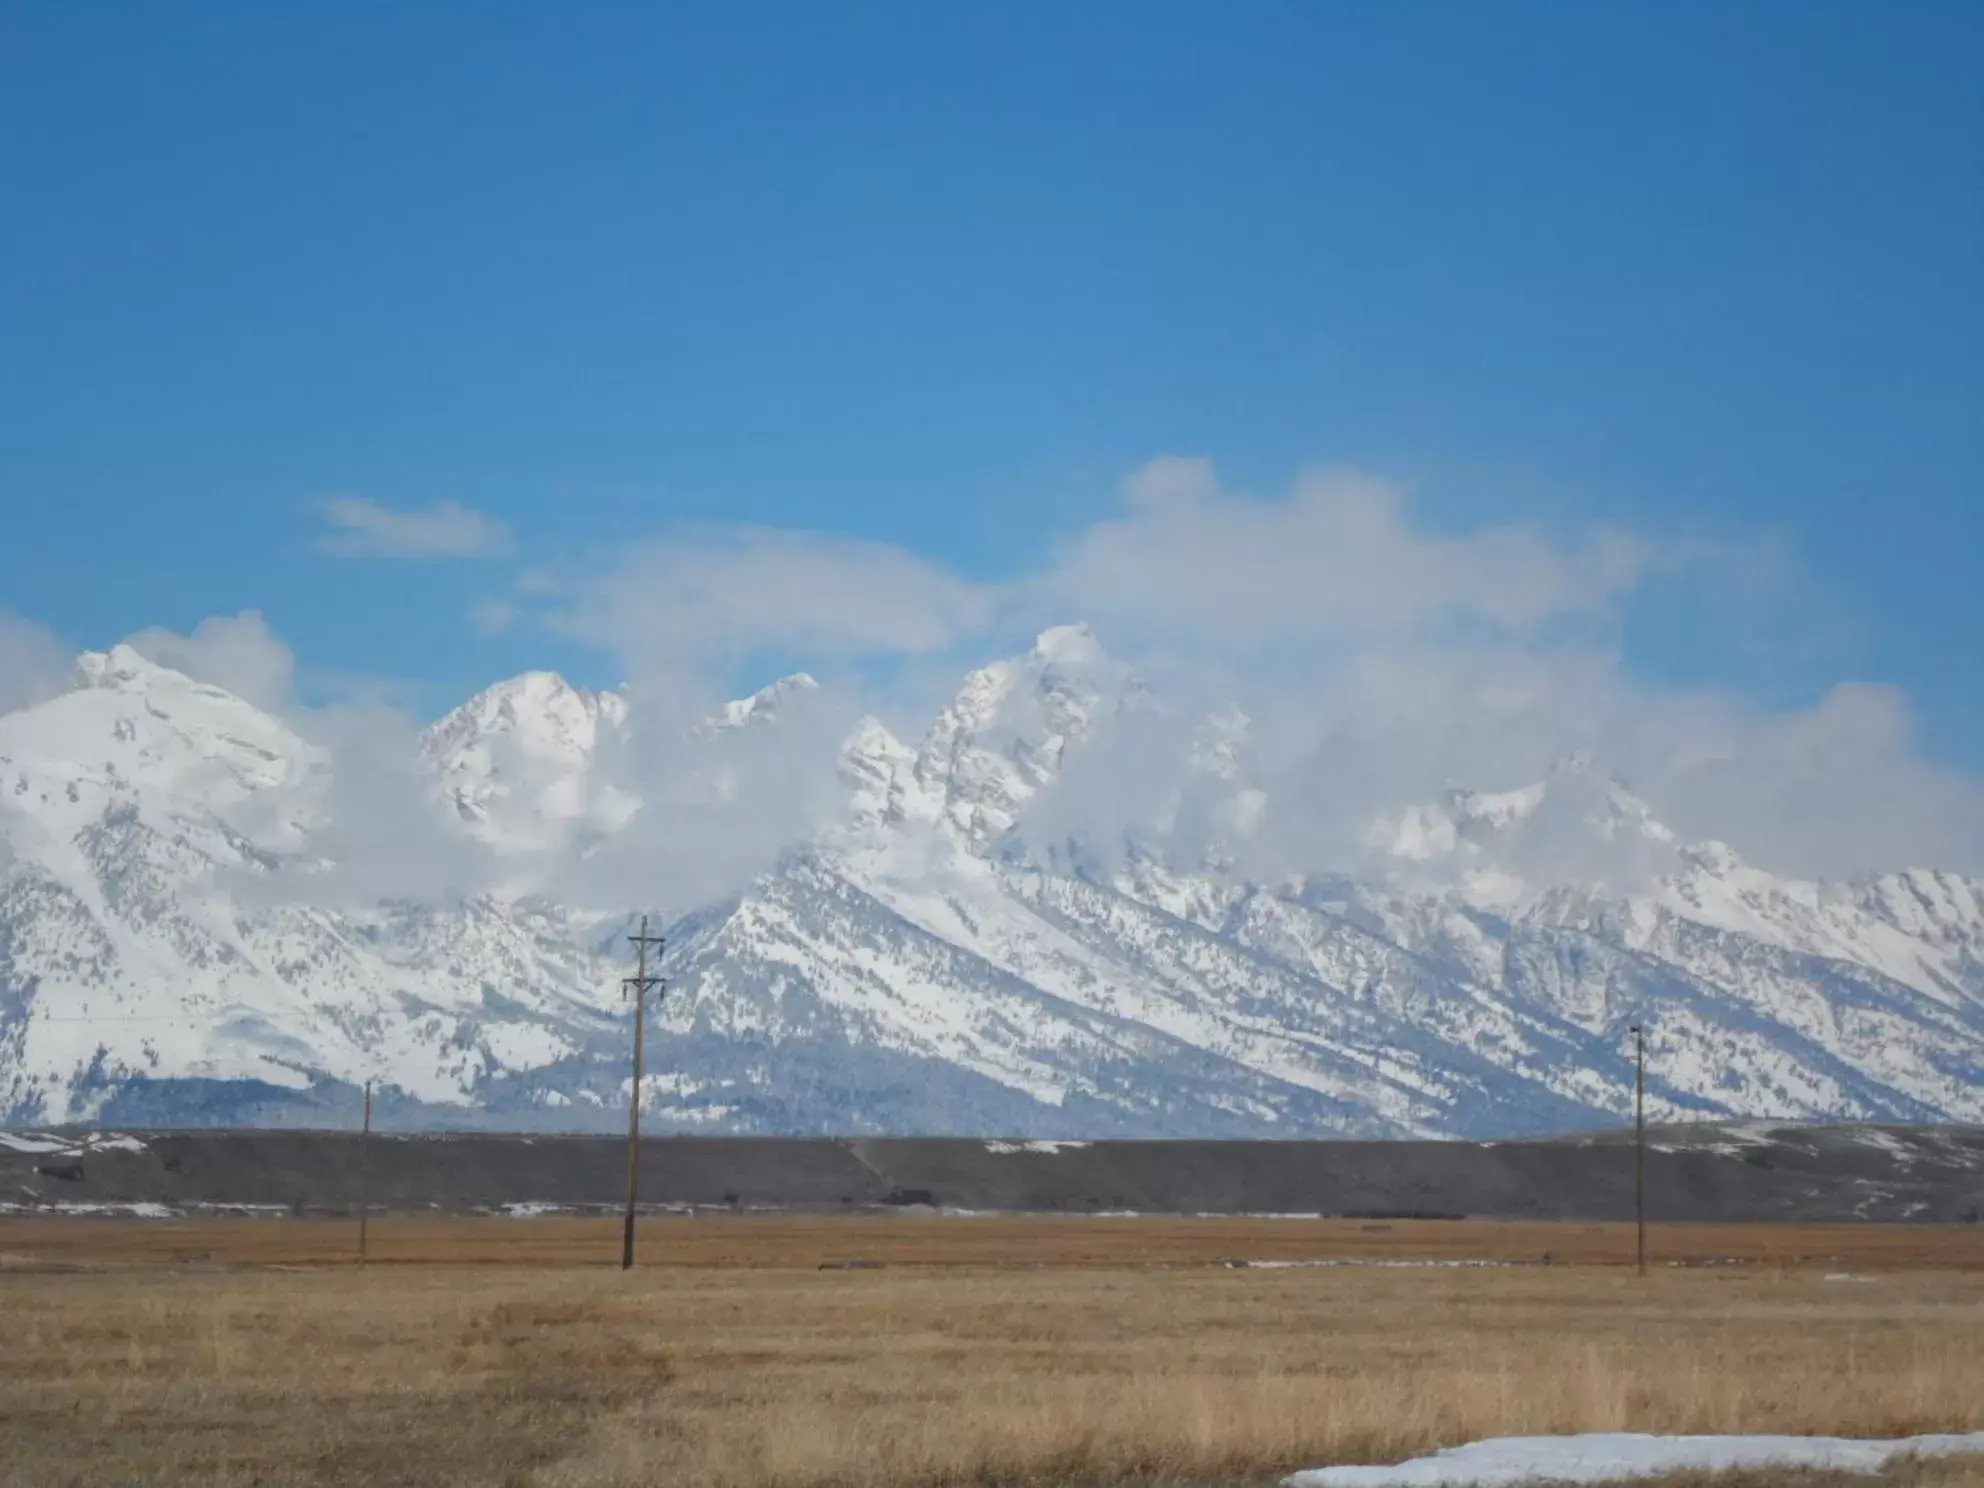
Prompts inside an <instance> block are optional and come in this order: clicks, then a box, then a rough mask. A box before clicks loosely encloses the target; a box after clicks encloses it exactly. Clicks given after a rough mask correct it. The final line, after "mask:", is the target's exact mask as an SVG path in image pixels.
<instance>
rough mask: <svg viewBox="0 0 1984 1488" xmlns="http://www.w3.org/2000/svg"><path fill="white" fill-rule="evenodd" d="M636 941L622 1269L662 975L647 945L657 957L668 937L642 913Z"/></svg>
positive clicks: (628, 1250)
mask: <svg viewBox="0 0 1984 1488" xmlns="http://www.w3.org/2000/svg"><path fill="white" fill-rule="evenodd" d="M627 938H628V939H629V940H631V941H632V942H633V943H634V957H635V960H634V974H633V975H632V976H630V977H625V978H623V979H622V980H621V985H622V986H624V987H626V988H628V989H630V990H631V991H632V992H633V994H634V1088H633V1090H632V1092H631V1093H630V1094H629V1095H628V1098H627V1224H626V1228H625V1229H624V1231H623V1232H622V1234H621V1237H620V1269H621V1270H622V1271H627V1270H631V1269H632V1268H633V1264H634V1206H635V1205H636V1204H637V1203H639V1202H640V1196H641V1047H642V1042H643V1038H644V1035H645V1034H646V1032H647V1022H648V988H650V987H659V986H660V985H661V984H662V983H661V978H660V977H659V976H649V975H648V947H649V946H654V947H656V948H657V950H656V956H655V959H656V961H657V962H659V960H660V953H661V950H662V949H665V948H666V947H667V944H668V940H667V937H666V936H661V935H650V934H648V917H647V916H646V915H642V916H641V929H640V933H639V934H638V935H630V936H628V937H627Z"/></svg>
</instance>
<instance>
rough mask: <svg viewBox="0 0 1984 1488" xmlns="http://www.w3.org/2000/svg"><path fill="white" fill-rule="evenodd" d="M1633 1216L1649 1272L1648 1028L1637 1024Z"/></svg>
mask: <svg viewBox="0 0 1984 1488" xmlns="http://www.w3.org/2000/svg"><path fill="white" fill-rule="evenodd" d="M1633 1218H1634V1221H1635V1223H1636V1224H1637V1226H1638V1229H1639V1243H1638V1247H1637V1250H1636V1254H1637V1256H1638V1260H1639V1271H1640V1275H1642V1276H1644V1275H1646V1028H1645V1027H1644V1026H1643V1025H1642V1024H1638V1023H1635V1024H1634V1025H1633Z"/></svg>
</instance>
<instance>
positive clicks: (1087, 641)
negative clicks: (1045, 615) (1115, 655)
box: [1033, 621, 1104, 664]
mask: <svg viewBox="0 0 1984 1488" xmlns="http://www.w3.org/2000/svg"><path fill="white" fill-rule="evenodd" d="M1103 654H1104V653H1103V650H1102V643H1101V642H1100V641H1098V640H1097V639H1096V638H1095V631H1094V630H1092V629H1091V628H1090V627H1089V625H1088V624H1087V623H1086V622H1085V621H1084V622H1080V623H1077V624H1074V625H1050V626H1049V627H1048V628H1047V629H1046V630H1043V631H1042V632H1041V633H1040V634H1039V636H1038V637H1036V638H1035V640H1034V643H1033V655H1034V657H1035V659H1037V660H1040V661H1047V662H1062V663H1066V664H1080V663H1085V662H1096V661H1100V660H1102V658H1103Z"/></svg>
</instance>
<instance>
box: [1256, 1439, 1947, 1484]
mask: <svg viewBox="0 0 1984 1488" xmlns="http://www.w3.org/2000/svg"><path fill="white" fill-rule="evenodd" d="M1958 1452H1984V1431H1972V1432H1969V1433H1967V1434H1962V1435H1955V1436H1906V1437H1902V1438H1900V1439H1898V1440H1894V1441H1861V1440H1858V1439H1855V1438H1852V1437H1843V1436H1644V1435H1640V1434H1638V1433H1636V1432H1624V1431H1620V1432H1593V1433H1590V1434H1588V1435H1584V1436H1498V1437H1494V1438H1491V1439H1490V1440H1488V1441H1478V1442H1469V1443H1468V1444H1467V1445H1466V1446H1464V1447H1448V1448H1447V1449H1446V1450H1445V1451H1443V1452H1435V1453H1434V1454H1433V1455H1432V1456H1430V1457H1415V1458H1413V1460H1412V1461H1410V1462H1401V1463H1399V1464H1398V1465H1397V1466H1395V1467H1319V1468H1314V1469H1312V1470H1311V1471H1309V1472H1299V1473H1296V1474H1294V1475H1293V1476H1292V1477H1289V1478H1287V1479H1285V1480H1284V1482H1285V1484H1286V1488H1512V1485H1517V1484H1528V1483H1609V1482H1616V1481H1618V1480H1620V1479H1622V1478H1656V1477H1660V1476H1662V1475H1663V1474H1666V1473H1674V1472H1730V1471H1733V1470H1735V1469H1738V1468H1766V1467H1812V1468H1823V1469H1830V1470H1832V1471H1833V1472H1856V1473H1877V1472H1879V1471H1880V1470H1881V1469H1882V1468H1884V1467H1886V1466H1887V1465H1888V1463H1890V1462H1892V1461H1894V1460H1895V1459H1896V1458H1900V1457H1911V1456H1920V1457H1941V1456H1949V1455H1951V1454H1954V1453H1958Z"/></svg>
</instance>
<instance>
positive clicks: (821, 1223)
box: [0, 1213, 1984, 1271]
mask: <svg viewBox="0 0 1984 1488" xmlns="http://www.w3.org/2000/svg"><path fill="white" fill-rule="evenodd" d="M370 1228H371V1245H370V1248H371V1256H372V1259H373V1260H374V1261H375V1262H378V1263H381V1264H390V1265H415V1264H429V1265H451V1266H459V1265H522V1266H582V1265H591V1264H599V1263H602V1262H617V1261H618V1259H619V1256H620V1222H619V1220H617V1219H567V1218H541V1219H530V1220H509V1219H477V1218H455V1219H443V1218H433V1219H392V1220H380V1219H375V1220H373V1221H372V1224H371V1227H370ZM357 1244H358V1226H357V1223H356V1221H353V1220H329V1219H327V1220H303V1221H297V1220H288V1219H270V1220H244V1219H205V1220H146V1221H142V1222H127V1221H116V1220H100V1219H98V1220H83V1219H71V1220H51V1219H4V1220H0V1269H5V1268H14V1269H21V1268H30V1269H32V1268H36V1267H41V1266H46V1265H50V1264H61V1265H121V1264H140V1265H156V1264H159V1263H161V1262H173V1263H182V1264H183V1263H187V1262H212V1263H215V1264H223V1265H309V1266H317V1265H333V1264H338V1263H343V1262H348V1261H350V1260H352V1259H354V1258H355V1256H356V1254H357ZM1648 1251H1649V1254H1650V1255H1651V1257H1652V1262H1653V1264H1654V1265H1655V1266H1657V1267H1661V1268H1667V1269H1671V1268H1673V1267H1675V1266H1684V1267H1696V1266H1731V1265H1734V1266H1767V1267H1773V1268H1785V1267H1792V1268H1820V1269H1825V1270H1835V1271H1838V1270H1845V1271H1896V1270H1916V1269H1928V1270H1936V1271H1950V1270H1978V1271H1984V1226H1979V1225H1872V1224H1868V1225H1656V1226H1654V1227H1653V1228H1652V1230H1651V1231H1650V1239H1649V1243H1648ZM640 1258H641V1264H642V1265H643V1266H689V1267H698V1268H700V1267H709V1266H740V1267H769V1268H774V1269H791V1268H794V1267H804V1268H812V1267H815V1266H820V1265H849V1264H855V1263H859V1262H863V1261H872V1262H881V1263H884V1264H886V1265H888V1266H892V1267H894V1266H926V1267H927V1266H967V1267H972V1266H997V1267H1003V1268H1014V1267H1027V1266H1046V1267H1057V1268H1059V1267H1099V1268H1103V1269H1109V1270H1120V1269H1122V1268H1124V1267H1136V1266H1204V1265H1216V1264H1218V1263H1220V1262H1222V1261H1226V1260H1316V1259H1341V1260H1398V1259H1429V1260H1497V1261H1505V1262H1509V1263H1511V1264H1520V1265H1545V1264H1550V1265H1574V1266H1630V1265H1631V1264H1632V1263H1633V1227H1632V1226H1631V1225H1630V1224H1564V1223H1550V1222H1543V1221H1500V1220H1468V1221H1444V1220H1390V1221H1384V1220H1377V1221H1373V1220H1302V1219H1165V1218H1145V1219H1087V1218H1073V1217H1060V1216H1049V1215H976V1216H945V1215H930V1214H918V1213H904V1214H862V1215H844V1214H833V1215H805V1214H748V1213H746V1214H726V1213H702V1214H696V1215H693V1216H689V1215H679V1214H670V1215H658V1216H654V1217H652V1218H644V1219H643V1220H642V1221H641V1248H640Z"/></svg>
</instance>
